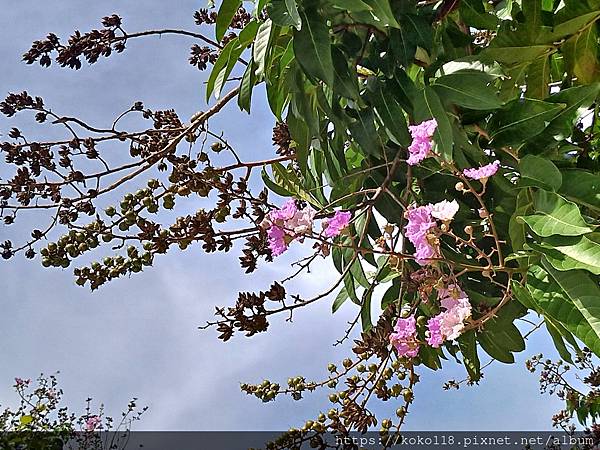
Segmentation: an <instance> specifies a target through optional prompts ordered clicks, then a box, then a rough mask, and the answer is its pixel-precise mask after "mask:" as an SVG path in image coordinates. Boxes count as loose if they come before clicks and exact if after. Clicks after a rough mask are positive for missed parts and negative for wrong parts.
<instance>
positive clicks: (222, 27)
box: [216, 0, 242, 41]
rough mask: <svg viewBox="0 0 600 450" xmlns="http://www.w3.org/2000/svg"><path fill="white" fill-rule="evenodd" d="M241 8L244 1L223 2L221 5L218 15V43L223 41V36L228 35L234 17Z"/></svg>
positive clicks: (228, 0)
mask: <svg viewBox="0 0 600 450" xmlns="http://www.w3.org/2000/svg"><path fill="white" fill-rule="evenodd" d="M240 6H242V0H223V3H221V7H220V8H219V12H218V14H217V24H216V36H217V41H220V40H221V39H223V36H225V33H227V30H228V29H229V25H230V24H231V21H232V20H233V16H235V13H236V12H237V10H238V9H239V7H240Z"/></svg>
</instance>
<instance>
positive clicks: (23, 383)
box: [15, 378, 31, 388]
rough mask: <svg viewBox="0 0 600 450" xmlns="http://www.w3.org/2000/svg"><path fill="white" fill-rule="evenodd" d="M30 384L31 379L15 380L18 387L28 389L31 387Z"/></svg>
mask: <svg viewBox="0 0 600 450" xmlns="http://www.w3.org/2000/svg"><path fill="white" fill-rule="evenodd" d="M29 383H31V380H30V379H29V378H27V379H23V378H15V384H16V386H17V387H20V388H22V387H27V386H29Z"/></svg>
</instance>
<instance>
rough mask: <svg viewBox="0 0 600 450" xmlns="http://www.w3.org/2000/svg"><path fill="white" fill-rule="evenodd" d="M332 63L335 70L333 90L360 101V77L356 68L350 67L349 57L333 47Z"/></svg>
mask: <svg viewBox="0 0 600 450" xmlns="http://www.w3.org/2000/svg"><path fill="white" fill-rule="evenodd" d="M331 56H332V61H333V70H334V80H335V81H334V85H333V90H334V92H336V93H337V94H339V95H341V96H343V97H347V98H351V99H354V100H358V99H359V97H360V95H359V93H358V76H357V75H356V72H355V70H354V68H353V67H352V68H351V67H350V66H349V65H348V57H347V56H346V55H345V54H344V52H342V51H341V50H340V49H339V48H337V47H332V55H331Z"/></svg>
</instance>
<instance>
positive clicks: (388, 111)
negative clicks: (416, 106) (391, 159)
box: [370, 82, 412, 147]
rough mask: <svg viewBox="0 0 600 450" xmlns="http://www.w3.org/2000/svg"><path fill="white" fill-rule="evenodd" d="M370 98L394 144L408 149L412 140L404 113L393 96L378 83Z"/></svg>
mask: <svg viewBox="0 0 600 450" xmlns="http://www.w3.org/2000/svg"><path fill="white" fill-rule="evenodd" d="M370 98H371V101H372V103H373V105H374V106H375V110H376V111H377V115H378V116H379V118H380V119H381V122H382V123H383V125H384V126H385V129H386V131H387V133H388V135H389V136H390V138H391V139H392V140H393V141H394V142H395V143H396V144H398V145H401V146H403V147H408V145H410V143H411V141H412V139H411V137H410V133H409V132H408V127H407V125H406V119H405V117H404V111H403V110H402V107H401V106H400V104H399V103H398V102H397V101H396V99H395V98H394V96H393V95H390V93H389V92H387V91H386V89H385V85H384V84H383V83H381V82H379V83H376V84H375V86H374V89H373V92H372V93H371V95H370Z"/></svg>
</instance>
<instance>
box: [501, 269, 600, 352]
mask: <svg viewBox="0 0 600 450" xmlns="http://www.w3.org/2000/svg"><path fill="white" fill-rule="evenodd" d="M517 286H518V284H517V283H516V282H513V291H514V292H515V295H516V296H517V298H518V299H520V298H521V296H523V295H524V294H523V290H520V289H519V288H518V287H517ZM527 291H528V292H529V295H530V298H531V300H532V301H534V302H535V304H536V305H537V308H538V310H539V312H540V313H542V314H543V315H544V316H545V317H551V318H552V319H554V320H556V321H557V322H559V323H560V324H562V325H564V327H565V328H566V329H567V330H568V331H569V332H571V333H573V334H574V335H575V336H577V337H578V338H579V339H580V340H581V342H583V343H584V344H585V345H586V346H587V347H589V348H590V349H591V350H592V351H593V352H594V353H595V354H596V355H600V338H599V337H598V334H596V333H595V332H594V330H593V328H592V327H591V326H590V324H589V322H587V321H586V320H585V318H584V317H583V315H582V314H581V312H580V311H579V309H578V308H577V307H576V306H575V305H574V304H573V302H572V301H571V300H570V299H569V297H568V296H567V295H566V293H565V292H564V291H563V289H562V288H561V286H559V285H558V283H557V282H556V281H555V280H554V279H553V278H552V277H550V275H549V274H548V273H547V272H546V271H545V270H544V269H542V268H541V267H540V266H533V267H531V268H530V270H529V273H528V277H527Z"/></svg>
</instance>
